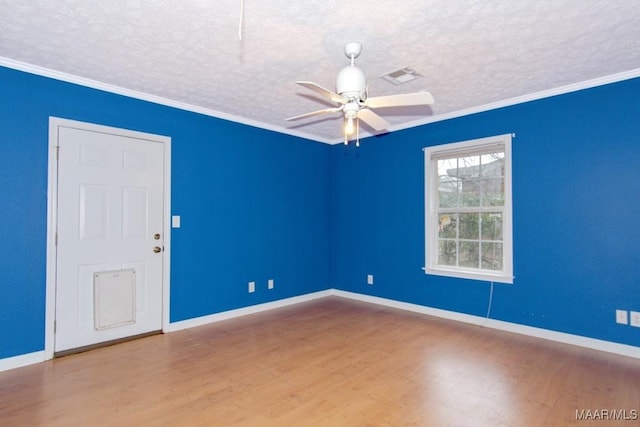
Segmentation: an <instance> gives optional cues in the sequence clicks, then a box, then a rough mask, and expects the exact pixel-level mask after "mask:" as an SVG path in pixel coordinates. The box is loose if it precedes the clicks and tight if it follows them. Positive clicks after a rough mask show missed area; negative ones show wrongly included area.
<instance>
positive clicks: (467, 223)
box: [460, 213, 480, 240]
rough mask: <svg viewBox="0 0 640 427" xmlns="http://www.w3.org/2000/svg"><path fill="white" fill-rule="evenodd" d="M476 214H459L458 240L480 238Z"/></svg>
mask: <svg viewBox="0 0 640 427" xmlns="http://www.w3.org/2000/svg"><path fill="white" fill-rule="evenodd" d="M479 219H480V218H479V215H478V214H477V213H463V214H460V238H461V239H473V240H478V239H479V238H480V221H479Z"/></svg>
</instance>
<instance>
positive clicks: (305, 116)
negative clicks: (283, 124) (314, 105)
mask: <svg viewBox="0 0 640 427" xmlns="http://www.w3.org/2000/svg"><path fill="white" fill-rule="evenodd" d="M340 110H342V107H335V108H325V109H324V110H317V111H312V112H310V113H305V114H300V115H299V116H293V117H289V118H288V119H286V120H287V121H292V120H299V119H305V118H307V117H313V116H317V115H320V114H326V113H335V112H338V111H340Z"/></svg>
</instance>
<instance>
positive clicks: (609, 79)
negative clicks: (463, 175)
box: [0, 56, 640, 145]
mask: <svg viewBox="0 0 640 427" xmlns="http://www.w3.org/2000/svg"><path fill="white" fill-rule="evenodd" d="M0 66H3V67H7V68H11V69H14V70H18V71H24V72H25V73H30V74H35V75H39V76H43V77H49V78H51V79H55V80H60V81H64V82H67V83H73V84H77V85H81V86H86V87H90V88H93V89H98V90H103V91H105V92H111V93H116V94H119V95H124V96H127V97H130V98H135V99H140V100H142V101H148V102H153V103H154V104H160V105H165V106H168V107H174V108H178V109H180V110H185V111H191V112H194V113H199V114H204V115H205V116H210V117H215V118H218V119H223V120H228V121H232V122H236V123H241V124H245V125H249V126H253V127H257V128H260V129H265V130H271V131H274V132H278V133H283V134H285V135H291V136H295V137H298V138H303V139H308V140H311V141H316V142H322V143H324V144H331V145H336V144H343V143H344V139H343V138H339V139H333V138H322V137H318V136H316V135H311V134H309V133H306V132H300V131H298V130H294V129H289V128H285V127H282V126H275V125H271V124H268V123H264V122H259V121H257V120H251V119H247V118H245V117H239V116H236V115H233V114H228V113H223V112H220V111H216V110H212V109H209V108H205V107H199V106H197V105H192V104H187V103H184V102H180V101H175V100H172V99H168V98H163V97H160V96H156V95H151V94H148V93H144V92H139V91H135V90H131V89H126V88H123V87H120V86H116V85H111V84H108V83H103V82H100V81H97V80H91V79H87V78H84V77H80V76H76V75H74V74H70V73H64V72H61V71H56V70H52V69H50V68H45V67H40V66H37V65H33V64H29V63H26V62H21V61H16V60H14V59H10V58H6V57H2V56H0ZM636 77H640V68H634V69H632V70H628V71H623V72H621V73H616V74H610V75H608V76H603V77H597V78H595V79H591V80H586V81H583V82H578V83H572V84H568V85H565V86H560V87H557V88H553V89H548V90H543V91H539V92H534V93H530V94H526V95H521V96H517V97H514V98H509V99H505V100H501V101H496V102H491V103H489V104H484V105H478V106H476V107H471V108H465V109H462V110H457V111H451V112H448V113H443V114H437V115H435V116H431V117H427V118H423V119H419V120H414V121H410V122H407V123H402V124H399V125H394V126H390V127H389V129H388V131H389V132H394V131H397V130H403V129H409V128H413V127H417V126H422V125H426V124H429V123H436V122H441V121H444V120H449V119H454V118H457V117H463V116H468V115H471V114H476V113H482V112H484V111H490V110H495V109H498V108H503V107H509V106H512V105H516V104H522V103H524V102H529V101H535V100H538V99H543V98H549V97H552V96H556V95H563V94H565V93H570V92H577V91H579V90H583V89H589V88H592V87H597V86H603V85H606V84H609V83H616V82H620V81H624V80H629V79H634V78H636ZM371 136H373V135H369V136H362V135H361V138H360V139H361V140H362V139H365V138H368V137H371Z"/></svg>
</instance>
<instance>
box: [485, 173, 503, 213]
mask: <svg viewBox="0 0 640 427" xmlns="http://www.w3.org/2000/svg"><path fill="white" fill-rule="evenodd" d="M482 206H504V178H487V179H483V180H482Z"/></svg>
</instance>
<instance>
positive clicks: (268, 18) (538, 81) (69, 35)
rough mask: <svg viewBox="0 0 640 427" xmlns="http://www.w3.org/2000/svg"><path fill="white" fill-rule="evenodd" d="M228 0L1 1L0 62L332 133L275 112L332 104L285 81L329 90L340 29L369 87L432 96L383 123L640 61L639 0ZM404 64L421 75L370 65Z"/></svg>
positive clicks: (406, 121)
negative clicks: (357, 49) (394, 75)
mask: <svg viewBox="0 0 640 427" xmlns="http://www.w3.org/2000/svg"><path fill="white" fill-rule="evenodd" d="M240 11H241V1H240V0H216V1H214V0H154V1H143V0H109V1H82V0H29V1H16V0H0V57H3V58H4V59H2V58H0V59H2V61H1V62H0V65H2V64H4V65H9V66H15V65H16V64H20V66H24V65H25V64H29V65H34V66H37V67H43V68H46V69H48V70H54V71H56V72H60V73H65V74H69V75H73V76H78V77H82V78H84V79H90V80H93V81H96V82H100V83H105V84H107V85H112V86H115V87H118V88H123V89H126V90H130V91H135V92H138V93H140V94H148V95H150V96H152V97H153V98H155V97H158V99H160V98H163V99H166V100H171V102H173V101H175V102H176V105H188V106H193V108H194V109H195V110H196V111H203V112H207V113H209V114H212V115H218V116H222V117H227V118H229V117H231V118H234V117H235V118H237V119H238V120H239V121H242V122H245V123H251V124H255V125H257V126H263V127H266V128H269V129H275V130H280V131H283V132H287V133H293V134H296V135H300V136H306V137H309V138H311V139H316V140H319V141H324V142H337V141H339V140H340V138H341V118H340V116H339V115H329V116H322V117H320V118H318V117H314V118H310V119H307V120H306V121H299V122H286V121H285V120H284V119H285V118H286V117H290V116H294V115H297V114H302V113H306V112H309V111H313V110H317V109H322V108H327V107H329V106H330V105H328V104H326V103H324V102H322V101H321V100H319V98H318V97H317V96H316V95H314V93H313V92H311V91H308V90H306V89H304V88H302V87H299V86H297V85H296V84H295V81H296V80H311V81H314V82H316V83H319V84H321V85H323V86H325V87H328V88H330V89H332V90H333V89H334V82H335V76H336V74H337V72H338V71H339V70H340V68H342V67H343V66H345V65H347V64H348V59H347V58H346V56H345V55H344V53H343V45H344V44H345V43H347V42H351V41H357V42H360V43H362V45H363V52H362V54H361V55H360V57H359V58H358V59H357V60H356V64H357V65H358V66H359V67H360V68H362V69H363V71H364V72H365V73H366V74H367V77H368V83H369V94H370V96H380V95H390V94H395V93H404V92H415V91H419V90H428V91H430V92H431V93H432V94H433V95H434V97H435V99H436V102H435V104H433V105H432V106H431V107H416V108H413V109H411V110H407V109H402V108H400V109H398V108H396V109H385V110H383V111H382V110H378V113H380V114H381V115H382V116H383V117H384V118H386V119H387V120H388V121H389V122H391V123H392V125H393V126H394V127H395V128H400V127H406V126H411V125H415V124H420V123H425V122H426V121H430V120H435V119H438V117H446V116H447V115H451V114H453V113H455V112H459V111H464V110H469V109H473V108H477V107H480V106H483V105H487V104H493V103H498V102H501V101H503V100H507V99H512V98H518V97H523V96H526V95H528V94H532V93H538V92H541V91H548V90H551V89H554V88H559V87H563V86H567V85H572V84H576V83H579V82H584V81H588V80H593V79H599V78H602V77H606V76H611V75H615V74H619V73H627V72H633V71H635V70H637V69H638V67H640V44H639V40H640V3H639V2H638V1H637V0H582V1H576V0H528V1H526V0H519V1H514V0H482V1H481V0H473V1H472V0H457V1H451V0H430V1H413V2H407V1H404V2H398V1H390V0H349V1H344V0H343V1H337V0H299V1H292V0H245V1H244V14H243V19H242V20H241V13H240ZM241 22H242V25H240V24H241ZM240 28H241V30H242V38H241V39H240V37H239V29H240ZM405 66H410V67H412V68H414V69H415V70H417V71H418V72H420V73H421V74H423V75H424V77H423V78H420V79H418V80H415V81H413V82H410V83H407V84H403V85H400V86H394V85H393V84H391V83H389V82H387V81H385V80H382V79H380V78H378V76H379V75H380V74H383V73H386V72H389V71H392V70H394V69H397V68H400V67H405ZM16 68H19V67H16ZM23 68H24V67H23ZM38 69H39V68H38Z"/></svg>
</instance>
